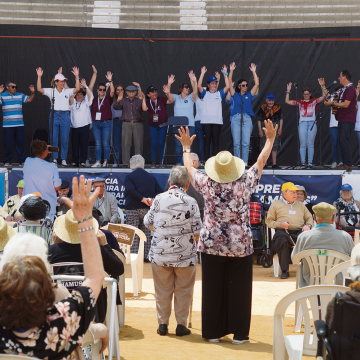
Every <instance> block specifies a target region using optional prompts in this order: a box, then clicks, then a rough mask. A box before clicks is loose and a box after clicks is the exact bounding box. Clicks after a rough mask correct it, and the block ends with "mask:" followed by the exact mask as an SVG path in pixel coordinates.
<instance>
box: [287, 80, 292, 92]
mask: <svg viewBox="0 0 360 360" xmlns="http://www.w3.org/2000/svg"><path fill="white" fill-rule="evenodd" d="M291 87H292V83H291V82H290V83H288V84H287V85H286V89H287V91H290V90H291Z"/></svg>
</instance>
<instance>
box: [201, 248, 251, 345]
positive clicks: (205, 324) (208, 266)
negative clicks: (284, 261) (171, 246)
mask: <svg viewBox="0 0 360 360" xmlns="http://www.w3.org/2000/svg"><path fill="white" fill-rule="evenodd" d="M201 266H202V337H203V338H204V339H218V338H221V337H223V336H225V335H228V334H234V335H240V336H242V337H245V338H248V336H249V331H250V321H251V297H252V266H253V264H252V255H249V256H246V257H227V256H217V255H208V254H205V253H201Z"/></svg>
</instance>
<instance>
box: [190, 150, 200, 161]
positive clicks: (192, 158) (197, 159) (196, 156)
mask: <svg viewBox="0 0 360 360" xmlns="http://www.w3.org/2000/svg"><path fill="white" fill-rule="evenodd" d="M191 160H192V161H199V156H198V154H197V153H193V152H192V153H191Z"/></svg>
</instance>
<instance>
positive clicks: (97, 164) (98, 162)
mask: <svg viewBox="0 0 360 360" xmlns="http://www.w3.org/2000/svg"><path fill="white" fill-rule="evenodd" d="M91 167H101V164H100V161H97V162H96V163H95V164H94V165H92V166H91Z"/></svg>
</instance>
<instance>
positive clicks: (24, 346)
mask: <svg viewBox="0 0 360 360" xmlns="http://www.w3.org/2000/svg"><path fill="white" fill-rule="evenodd" d="M73 192H74V202H73V214H74V217H75V219H76V221H77V224H78V225H77V226H78V232H79V236H80V239H81V252H82V258H83V263H84V270H85V276H86V280H85V281H84V282H83V284H82V285H81V286H79V287H77V288H76V289H75V290H74V291H73V292H72V295H71V296H70V297H69V298H67V299H64V300H62V301H59V302H58V303H55V305H54V301H55V294H54V286H53V284H52V282H51V278H50V276H49V274H48V272H47V269H46V266H45V264H44V261H43V260H42V259H41V258H39V257H38V256H31V255H29V256H25V257H23V258H21V259H19V260H15V261H10V262H6V263H5V265H4V266H3V268H2V272H1V274H0V324H1V327H0V339H1V340H0V353H3V354H4V353H5V354H17V355H18V354H19V355H25V356H32V357H36V358H39V359H44V358H46V359H64V358H65V359H70V357H71V353H72V352H73V351H74V350H75V348H76V347H77V346H78V345H81V343H82V340H83V336H84V334H85V332H86V331H87V329H88V327H89V325H90V322H91V321H92V320H93V318H94V315H95V303H96V299H97V298H98V296H99V293H100V290H101V288H102V284H103V281H104V267H103V263H102V259H101V253H100V246H99V244H98V241H97V239H96V236H95V232H94V227H93V223H92V207H93V203H94V200H95V198H96V197H97V195H98V190H96V191H95V193H94V194H93V195H91V196H90V192H91V180H88V182H87V185H86V186H85V177H84V176H83V175H81V176H80V180H79V181H78V179H77V178H74V179H73ZM65 201H66V200H65Z"/></svg>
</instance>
